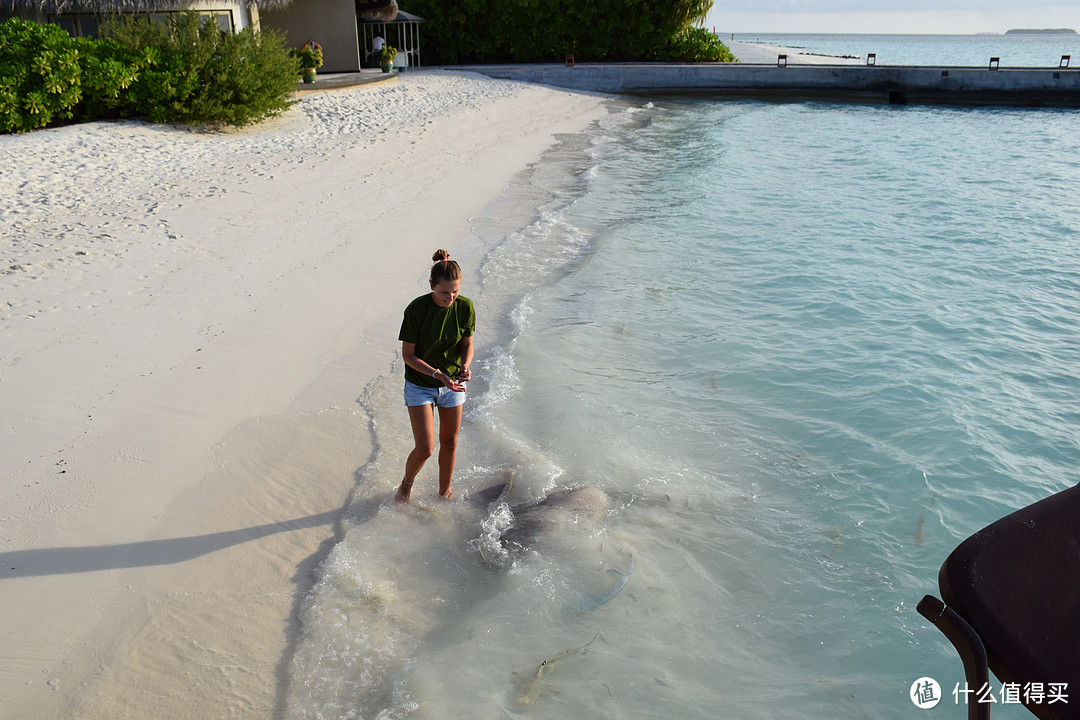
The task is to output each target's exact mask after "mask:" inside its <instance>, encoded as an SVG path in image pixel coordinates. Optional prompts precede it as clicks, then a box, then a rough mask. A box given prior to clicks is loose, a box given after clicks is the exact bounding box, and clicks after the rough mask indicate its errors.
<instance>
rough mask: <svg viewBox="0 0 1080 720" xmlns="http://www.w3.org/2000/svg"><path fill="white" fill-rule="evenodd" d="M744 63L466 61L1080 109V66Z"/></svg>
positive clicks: (592, 84) (593, 78) (595, 79)
mask: <svg viewBox="0 0 1080 720" xmlns="http://www.w3.org/2000/svg"><path fill="white" fill-rule="evenodd" d="M995 60H996V58H994V59H993V60H992V61H991V62H990V63H989V64H988V65H987V66H986V67H930V66H900V65H786V64H783V56H781V61H780V62H779V63H777V64H776V65H750V64H744V63H697V64H677V63H612V64H607V63H576V64H573V63H571V62H570V61H569V60H568V62H567V63H566V64H563V65H557V64H556V65H485V66H463V67H460V68H456V69H460V70H469V71H472V72H479V73H482V74H484V75H487V76H489V77H494V78H503V79H507V80H521V81H524V82H534V83H541V84H544V85H551V86H555V87H563V88H569V89H574V90H587V91H594V92H605V93H633V94H650V95H651V94H683V95H687V94H692V95H701V96H718V97H732V98H766V99H777V100H833V101H840V102H865V103H881V104H891V105H905V104H913V105H915V104H933V105H1015V106H1034V107H1080V68H1069V67H1068V60H1069V59H1068V56H1065V57H1063V58H1062V60H1061V66H1060V67H1047V68H1040V67H998V66H997V64H996V63H995V62H994V61H995Z"/></svg>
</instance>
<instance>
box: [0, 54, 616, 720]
mask: <svg viewBox="0 0 1080 720" xmlns="http://www.w3.org/2000/svg"><path fill="white" fill-rule="evenodd" d="M604 99H605V98H604V97H602V96H596V95H585V94H580V93H573V92H567V91H563V90H558V89H552V88H546V87H539V86H534V85H525V84H519V83H506V82H503V81H492V80H488V79H485V78H481V77H478V76H474V75H468V74H459V73H445V72H416V73H409V74H408V75H407V76H402V78H401V81H400V82H397V83H388V84H385V87H384V86H383V84H378V85H375V86H371V87H361V88H356V89H349V90H335V91H332V92H326V93H321V94H318V95H317V96H305V100H304V102H303V103H302V104H301V105H300V106H297V107H295V108H293V109H292V110H290V111H289V112H288V113H287V114H286V115H285V116H284V117H282V118H279V119H277V120H274V121H271V122H269V123H265V124H263V125H261V126H256V127H255V128H251V129H248V130H242V131H234V132H223V133H206V132H196V131H188V130H182V129H177V128H171V127H155V126H150V125H146V124H142V123H125V122H121V123H94V124H91V125H89V126H69V127H65V128H59V129H56V130H47V131H41V132H39V133H34V134H31V135H26V136H7V137H4V138H0V158H3V159H4V160H5V161H6V166H7V167H14V168H16V169H15V171H14V172H12V173H9V174H8V175H7V177H0V187H4V189H8V190H11V191H14V192H9V193H7V194H8V196H9V197H14V198H17V200H16V201H14V202H13V203H12V204H11V206H9V207H8V208H6V209H5V210H4V211H3V213H2V214H0V223H2V224H3V226H4V228H5V229H4V238H5V243H4V245H3V246H2V247H0V268H3V270H2V272H3V273H4V284H5V288H4V293H5V295H4V297H3V300H4V302H3V303H0V310H2V314H0V348H2V352H0V385H3V391H4V394H5V397H6V398H9V401H8V402H6V403H5V411H4V424H3V428H4V429H3V432H4V434H5V436H6V437H5V442H4V447H5V448H6V449H5V450H4V453H3V455H2V456H0V468H2V469H3V472H4V475H5V476H6V477H8V483H6V484H5V486H4V488H3V489H2V490H0V493H2V497H3V501H4V502H3V505H4V507H5V517H4V520H5V522H4V528H5V530H4V533H3V540H4V545H3V548H2V549H0V557H2V559H3V561H4V562H3V563H2V566H0V580H2V581H3V582H0V608H2V613H3V615H4V616H5V625H7V626H8V627H11V628H13V632H12V633H11V636H10V637H9V638H8V640H7V642H6V643H5V648H4V650H3V656H4V663H3V669H2V670H0V696H3V697H4V698H5V702H4V710H2V711H0V717H11V718H18V717H30V716H32V717H70V716H79V717H83V718H94V717H103V718H104V717H110V718H114V717H126V716H130V717H143V718H145V717H166V716H167V717H219V716H230V717H233V716H238V717H253V718H254V717H260V718H265V717H270V716H272V715H274V714H279V713H280V712H281V711H282V708H281V707H280V703H281V696H280V686H281V684H282V680H283V679H284V677H285V674H286V672H287V670H288V668H287V667H285V666H284V664H285V663H287V656H286V650H287V645H288V643H289V642H290V641H291V639H292V638H293V637H295V635H296V608H297V605H298V603H299V600H300V599H301V598H302V597H303V594H304V592H305V590H306V587H307V586H308V584H310V582H311V579H312V578H311V572H312V570H313V568H314V565H315V564H316V563H317V562H318V560H319V558H320V557H321V556H322V555H324V554H325V552H326V550H327V549H328V547H329V546H330V545H332V544H333V542H334V540H335V538H336V535H337V530H336V526H335V523H336V519H337V517H338V515H339V514H340V512H341V510H342V508H343V507H345V506H346V504H347V502H348V498H349V496H350V493H351V492H352V491H353V489H354V487H355V484H356V482H357V479H358V478H357V475H356V474H357V472H358V471H359V469H360V468H362V467H363V466H364V465H365V464H366V463H367V462H368V460H369V459H370V458H371V455H372V452H373V449H374V445H373V441H372V437H371V434H370V422H369V418H368V417H367V415H366V413H365V412H364V411H363V409H362V408H361V406H360V404H359V402H358V398H359V397H360V396H361V394H362V393H363V391H364V388H365V387H366V386H367V385H368V384H369V383H370V382H371V381H373V380H374V379H376V378H378V377H380V376H382V375H385V374H386V373H387V372H389V371H390V367H391V364H392V362H393V360H394V353H395V352H396V345H395V343H394V342H393V337H394V336H393V335H390V336H385V337H384V335H385V332H384V330H385V329H386V328H387V327H388V325H394V328H393V330H394V331H396V319H397V316H398V315H399V313H400V310H401V307H404V303H405V302H407V300H408V299H411V298H412V297H413V296H414V295H415V294H416V293H415V290H416V286H415V285H414V283H417V281H418V278H420V277H421V276H422V275H423V274H424V272H425V270H426V267H427V266H426V264H425V262H426V260H427V258H428V257H430V253H431V251H432V250H433V249H434V247H436V246H439V245H443V246H447V245H449V246H451V247H450V249H451V251H452V252H455V246H456V244H458V243H462V242H465V243H466V244H467V243H468V241H467V240H463V237H464V236H465V235H466V233H467V231H468V218H469V217H470V216H472V215H474V214H476V213H478V212H480V211H482V210H483V208H484V207H485V206H486V204H487V203H488V202H489V201H490V200H491V199H493V198H494V197H496V196H497V195H498V194H499V192H500V191H501V189H502V187H503V186H505V185H506V183H507V182H508V181H509V180H510V178H511V177H513V175H514V174H516V173H517V172H519V171H520V170H521V169H522V168H523V167H525V166H527V165H528V164H529V163H531V162H533V161H535V159H536V158H537V157H538V156H539V154H540V153H541V152H542V151H543V150H544V149H545V148H547V147H549V146H550V145H551V144H552V143H553V142H554V139H553V136H554V135H555V134H556V133H561V132H574V131H579V130H581V129H582V128H584V127H586V126H587V125H589V124H590V123H592V122H594V121H596V120H597V119H599V118H600V117H602V116H603V115H604V114H606V110H605V109H604V105H603V103H604ZM463 128H468V131H466V132H463V131H462V129H463ZM463 188H467V189H468V191H467V192H463V191H462V189H463ZM440 238H441V239H440ZM388 498H389V496H388ZM12 568H14V569H12Z"/></svg>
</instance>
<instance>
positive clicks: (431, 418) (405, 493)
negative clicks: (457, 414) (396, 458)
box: [395, 405, 435, 503]
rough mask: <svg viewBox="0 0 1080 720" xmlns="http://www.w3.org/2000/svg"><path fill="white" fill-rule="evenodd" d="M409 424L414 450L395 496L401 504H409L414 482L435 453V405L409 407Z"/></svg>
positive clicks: (406, 463) (406, 464)
mask: <svg viewBox="0 0 1080 720" xmlns="http://www.w3.org/2000/svg"><path fill="white" fill-rule="evenodd" d="M409 422H410V423H412V432H413V449H412V452H411V453H409V457H408V458H407V459H406V460H405V477H404V478H403V479H402V481H401V486H400V487H398V490H397V495H396V496H395V497H396V499H397V501H398V502H399V503H406V502H409V495H410V494H411V493H412V484H413V480H415V479H416V475H417V473H419V472H420V468H422V467H424V463H425V462H427V459H428V458H429V457H431V455H432V453H433V452H435V412H434V406H433V405H413V406H410V407H409Z"/></svg>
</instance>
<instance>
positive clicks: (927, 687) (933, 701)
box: [908, 677, 941, 710]
mask: <svg viewBox="0 0 1080 720" xmlns="http://www.w3.org/2000/svg"><path fill="white" fill-rule="evenodd" d="M908 695H909V696H910V697H911V702H913V703H915V707H917V708H919V709H920V710H929V709H930V708H932V707H934V706H935V705H937V704H938V703H939V702H941V686H940V685H938V681H937V680H935V679H934V678H932V677H921V678H919V679H918V680H916V681H915V682H913V683H912V684H911V691H910V692H909V693H908Z"/></svg>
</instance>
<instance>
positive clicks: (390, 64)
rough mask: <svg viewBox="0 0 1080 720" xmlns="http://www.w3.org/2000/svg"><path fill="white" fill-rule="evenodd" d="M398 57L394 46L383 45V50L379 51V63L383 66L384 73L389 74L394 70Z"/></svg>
mask: <svg viewBox="0 0 1080 720" xmlns="http://www.w3.org/2000/svg"><path fill="white" fill-rule="evenodd" d="M396 57H397V48H395V47H393V46H392V45H383V46H382V50H380V51H379V63H380V64H381V65H382V71H383V72H384V73H388V72H390V71H391V70H393V69H394V58H396Z"/></svg>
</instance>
